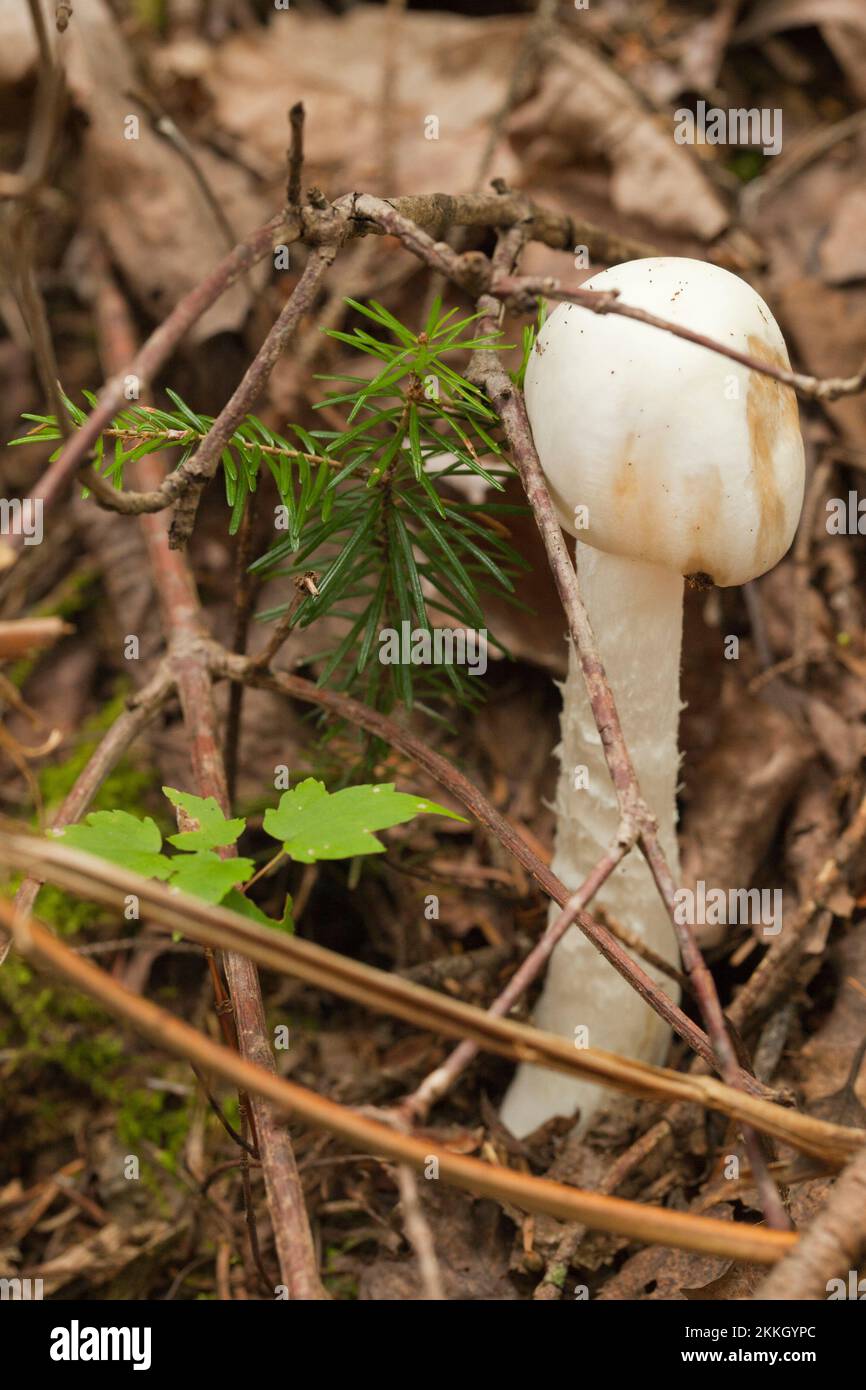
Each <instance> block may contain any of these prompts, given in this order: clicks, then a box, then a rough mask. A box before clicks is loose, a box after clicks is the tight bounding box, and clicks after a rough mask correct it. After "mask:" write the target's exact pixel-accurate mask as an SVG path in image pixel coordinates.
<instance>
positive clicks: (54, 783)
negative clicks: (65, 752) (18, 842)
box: [39, 682, 159, 816]
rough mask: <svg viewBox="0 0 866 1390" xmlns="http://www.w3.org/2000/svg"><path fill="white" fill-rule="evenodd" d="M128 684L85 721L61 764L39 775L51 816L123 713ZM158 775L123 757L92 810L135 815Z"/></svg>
mask: <svg viewBox="0 0 866 1390" xmlns="http://www.w3.org/2000/svg"><path fill="white" fill-rule="evenodd" d="M127 691H128V687H127V685H126V682H123V683H122V685H121V686H120V687H119V688H118V690H117V691H116V692H115V694H114V695H113V696H112V698H111V699H110V700H109V701H108V702H107V703H106V704H105V705H104V706H103V707H102V709H101V710H100V711H99V713H98V714H95V715H93V716H92V717H91V718H90V719H88V720H87V721H86V723H85V724H84V727H83V729H82V734H81V738H80V739H79V741H78V743H77V745H76V747H75V748H74V749H73V751H72V752H71V753H70V755H69V757H68V758H66V759H65V761H64V762H62V763H55V764H53V765H51V766H48V767H45V768H43V769H42V771H41V772H40V774H39V790H40V791H41V792H42V797H43V800H44V802H45V809H46V812H47V814H48V815H49V816H50V815H51V814H52V812H54V811H56V810H57V808H58V807H59V806H60V804H61V802H62V801H63V800H64V799H65V797H66V796H68V795H69V793H70V791H71V790H72V788H73V786H74V785H75V782H76V780H77V779H78V777H79V776H80V775H81V773H82V772H83V771H84V769H85V767H86V766H87V764H88V762H89V761H90V759H91V757H92V756H93V754H94V752H95V751H96V748H97V747H98V745H99V743H100V741H101V740H102V737H103V735H104V734H105V733H106V731H107V730H108V729H110V728H111V726H112V724H113V723H114V722H115V720H116V719H117V718H118V716H119V715H121V714H123V712H124V710H125V708H126V696H127ZM158 781H159V779H158V777H157V775H156V773H155V771H154V770H153V769H152V768H142V767H139V766H137V765H136V764H135V763H134V762H132V761H131V760H130V759H129V758H121V760H120V762H119V763H118V764H117V766H116V767H115V768H114V769H113V770H112V771H111V772H109V774H108V776H107V777H106V778H105V781H104V782H103V783H102V785H101V787H100V788H99V791H98V792H97V793H96V796H95V797H94V799H93V804H92V806H91V810H94V811H113V810H114V809H115V808H116V807H121V808H122V809H123V810H124V811H130V812H131V813H132V814H137V813H139V812H141V813H143V812H144V811H145V810H146V809H147V807H146V806H145V798H146V797H147V794H148V793H149V792H151V791H152V790H153V789H154V787H155V786H157V785H158Z"/></svg>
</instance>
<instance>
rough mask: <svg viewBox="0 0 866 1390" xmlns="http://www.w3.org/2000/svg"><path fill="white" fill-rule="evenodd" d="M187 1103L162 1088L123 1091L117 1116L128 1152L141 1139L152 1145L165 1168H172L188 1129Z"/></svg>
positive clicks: (134, 1150)
mask: <svg viewBox="0 0 866 1390" xmlns="http://www.w3.org/2000/svg"><path fill="white" fill-rule="evenodd" d="M189 1120H190V1116H189V1106H188V1104H187V1103H186V1101H184V1100H181V1099H179V1098H178V1097H177V1096H174V1095H171V1094H169V1093H168V1092H166V1091H154V1090H150V1089H145V1088H143V1087H138V1088H135V1089H133V1090H131V1091H127V1092H126V1094H125V1095H124V1097H123V1100H122V1102H121V1105H120V1110H119V1113H118V1116H117V1132H118V1135H119V1136H120V1140H121V1143H123V1144H125V1145H126V1146H127V1147H128V1148H129V1150H130V1151H131V1152H132V1153H135V1152H137V1150H138V1148H139V1146H140V1145H141V1143H142V1140H146V1141H147V1142H148V1143H149V1144H152V1145H153V1146H154V1148H155V1149H156V1151H157V1152H156V1157H157V1159H158V1161H159V1162H160V1163H161V1164H162V1166H163V1167H164V1168H167V1169H168V1171H169V1172H172V1173H173V1172H175V1171H176V1168H177V1158H178V1155H179V1153H180V1151H181V1149H182V1148H183V1145H184V1143H185V1141H186V1136H187V1133H188V1131H189Z"/></svg>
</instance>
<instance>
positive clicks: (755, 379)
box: [746, 334, 800, 568]
mask: <svg viewBox="0 0 866 1390" xmlns="http://www.w3.org/2000/svg"><path fill="white" fill-rule="evenodd" d="M748 348H749V352H750V353H751V355H752V357H756V358H757V359H758V361H759V362H766V363H767V364H768V365H769V366H773V367H784V368H785V369H786V370H787V369H788V368H789V366H790V364H789V362H788V360H787V358H786V357H785V356H784V355H783V354H782V353H780V352H777V351H776V350H775V349H774V348H771V347H770V346H769V344H767V343H766V342H765V341H764V339H763V338H759V337H757V335H755V334H752V335H750V337H749V339H748ZM746 418H747V421H748V427H749V443H750V445H751V451H752V479H753V482H754V485H755V489H756V493H757V499H758V507H759V511H760V518H761V519H760V529H759V533H758V536H757V537H756V543H755V557H756V559H757V560H758V562H759V563H761V564H764V565H765V566H766V568H770V566H771V565H774V564H775V563H776V560H777V559H778V558H779V556H780V555H781V554H782V552H783V551H784V549H785V545H786V541H787V528H786V524H785V506H784V503H783V501H782V497H781V494H780V491H779V486H778V484H777V481H776V470H775V468H774V465H773V456H774V453H775V450H776V447H777V445H778V444H779V442H780V441H781V439H783V438H784V436H785V435H786V434H788V433H789V432H790V431H794V432H796V433H799V429H800V419H799V413H798V410H797V396H796V393H795V392H794V390H793V388H792V387H790V386H784V385H783V384H782V382H781V381H776V380H774V378H773V377H771V376H765V375H764V374H763V372H756V371H751V372H749V394H748V398H747V400H746Z"/></svg>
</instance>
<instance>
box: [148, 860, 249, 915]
mask: <svg viewBox="0 0 866 1390" xmlns="http://www.w3.org/2000/svg"><path fill="white" fill-rule="evenodd" d="M169 865H170V870H171V886H172V888H179V889H180V890H181V892H182V893H191V894H192V895H193V897H194V898H203V899H204V901H205V902H206V903H219V902H222V900H223V898H224V897H225V896H226V894H227V893H228V892H230V891H231V889H232V888H234V886H235V884H237V883H244V882H245V881H246V879H248V878H249V877H250V875H251V874H252V873H253V872H254V870H255V867H256V866H255V864H254V863H253V861H252V859H220V857H219V855H218V854H214V852H213V850H210V849H200V850H196V851H195V853H193V854H184V855H178V857H177V858H176V859H172V860H170V861H169Z"/></svg>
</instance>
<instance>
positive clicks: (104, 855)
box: [60, 811, 172, 878]
mask: <svg viewBox="0 0 866 1390" xmlns="http://www.w3.org/2000/svg"><path fill="white" fill-rule="evenodd" d="M60 838H61V839H62V840H63V842H64V844H67V845H71V846H72V847H73V849H80V850H83V851H84V852H85V854H95V855H97V857H98V858H100V859H107V860H108V861H109V863H111V864H119V865H120V867H121V868H122V869H130V870H131V871H132V872H133V873H136V874H143V875H144V876H145V878H168V876H169V874H170V873H171V870H172V862H171V860H170V859H167V858H166V857H165V855H163V854H160V849H161V848H162V835H161V834H160V832H159V827H158V826H157V824H156V822H155V821H153V820H151V819H150V817H149V816H146V817H145V818H144V820H140V819H139V818H138V816H131V815H130V814H129V812H128V811H91V812H90V815H89V816H85V818H84V821H83V822H82V823H81V824H79V825H68V826H67V827H66V829H65V830H63V831H61V833H60Z"/></svg>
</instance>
